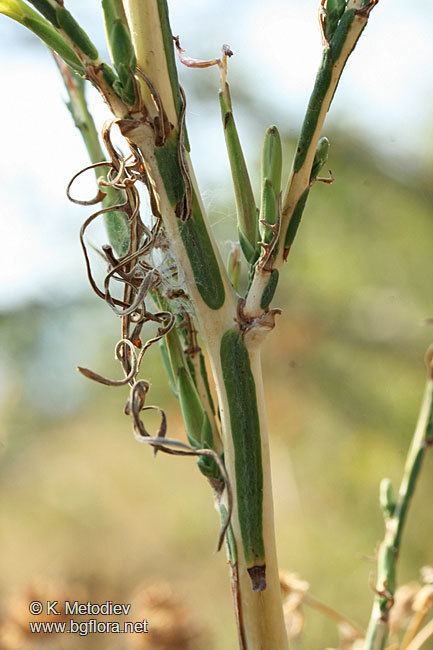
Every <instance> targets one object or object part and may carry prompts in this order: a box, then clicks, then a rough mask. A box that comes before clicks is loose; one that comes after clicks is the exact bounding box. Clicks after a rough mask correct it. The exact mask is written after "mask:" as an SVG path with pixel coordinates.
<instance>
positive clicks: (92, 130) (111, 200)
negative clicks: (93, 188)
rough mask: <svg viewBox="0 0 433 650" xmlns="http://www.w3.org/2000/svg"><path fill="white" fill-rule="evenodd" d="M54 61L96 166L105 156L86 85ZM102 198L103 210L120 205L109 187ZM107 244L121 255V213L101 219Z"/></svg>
mask: <svg viewBox="0 0 433 650" xmlns="http://www.w3.org/2000/svg"><path fill="white" fill-rule="evenodd" d="M54 60H55V61H56V63H57V66H58V68H59V71H60V74H61V75H62V78H63V82H64V84H65V88H66V92H67V93H68V98H69V101H68V103H67V106H68V109H69V112H70V114H71V116H72V119H73V120H74V124H75V126H76V127H77V129H78V130H79V132H80V134H81V137H82V138H83V142H84V144H85V146H86V149H87V153H88V154H89V158H90V160H91V162H92V163H99V162H103V161H104V160H106V155H105V154H104V151H103V149H102V146H101V142H100V139H99V135H98V131H97V129H96V125H95V121H94V119H93V116H92V114H91V112H90V111H89V107H88V105H87V101H86V82H85V81H84V79H82V78H81V77H79V76H78V75H77V74H75V73H74V72H73V71H72V70H71V68H70V67H69V66H67V65H66V64H65V63H64V62H63V61H62V60H61V59H60V58H59V56H58V55H57V54H54ZM107 171H108V167H97V168H95V176H96V180H98V178H99V177H100V176H103V177H104V178H106V175H107ZM104 193H105V198H104V200H103V206H104V207H109V206H111V205H116V204H118V203H122V202H123V197H122V193H121V192H119V191H117V190H115V189H113V188H112V187H105V188H104ZM104 220H105V225H106V228H107V233H108V237H109V240H110V244H111V245H112V246H113V248H114V250H115V251H116V252H117V253H118V255H124V254H125V253H126V252H127V250H128V246H129V227H128V223H127V217H126V215H125V213H124V212H121V211H113V212H108V213H107V214H106V215H105V216H104Z"/></svg>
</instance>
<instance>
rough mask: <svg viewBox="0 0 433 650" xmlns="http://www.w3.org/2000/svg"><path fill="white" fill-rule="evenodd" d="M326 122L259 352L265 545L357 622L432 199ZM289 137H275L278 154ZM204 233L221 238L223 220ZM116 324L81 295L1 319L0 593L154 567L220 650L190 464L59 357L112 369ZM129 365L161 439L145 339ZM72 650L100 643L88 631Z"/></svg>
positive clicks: (412, 417)
mask: <svg viewBox="0 0 433 650" xmlns="http://www.w3.org/2000/svg"><path fill="white" fill-rule="evenodd" d="M327 135H328V137H329V138H330V140H331V145H332V148H331V153H330V159H329V166H330V168H331V169H332V172H333V175H334V176H335V178H336V181H335V183H334V184H333V185H331V186H327V185H324V184H320V183H319V184H317V185H316V186H315V187H314V189H313V191H312V193H311V197H310V201H309V204H308V206H307V210H306V213H305V216H304V219H303V222H302V224H301V227H300V231H299V234H298V238H297V241H296V242H295V246H294V249H293V252H292V253H291V255H290V257H289V261H288V264H287V265H286V268H285V269H284V271H285V272H284V273H283V274H282V282H281V285H280V287H279V288H278V292H277V295H276V299H275V304H276V305H277V306H279V307H282V308H283V314H282V316H281V317H280V318H279V320H278V323H277V327H276V330H275V332H274V334H273V336H271V337H269V341H268V342H267V343H266V345H265V349H264V352H263V358H264V364H265V386H266V393H267V397H268V410H269V417H270V422H271V432H272V441H271V445H272V460H273V482H274V491H275V509H276V527H277V541H278V548H279V557H280V565H281V568H284V569H289V570H291V571H296V572H298V573H299V574H300V575H301V576H302V577H303V578H305V579H306V580H308V581H309V582H310V584H311V591H312V593H313V594H314V595H316V596H317V597H318V598H320V599H321V600H323V601H325V602H327V603H328V604H330V605H333V606H334V607H336V608H337V609H340V610H341V611H343V612H345V613H346V614H347V615H349V616H351V617H353V618H354V619H356V620H358V621H359V623H361V624H362V625H366V623H367V620H368V616H369V610H370V606H371V601H372V596H373V594H372V590H371V588H370V586H369V576H370V574H373V573H374V571H375V564H374V553H375V548H376V545H377V543H378V541H379V540H380V538H381V536H382V527H383V524H382V520H381V514H380V510H379V505H378V490H379V482H380V480H381V478H382V477H384V476H389V477H390V478H391V479H392V481H393V483H394V485H395V486H397V484H398V481H399V478H400V475H401V470H402V467H403V462H404V457H405V453H406V450H407V447H408V444H409V441H410V437H411V434H412V430H413V428H414V426H415V421H416V417H417V413H418V407H419V403H420V400H421V395H422V390H423V384H424V377H425V371H424V366H423V355H424V350H425V348H426V347H427V345H428V344H429V343H430V342H431V339H432V331H431V327H428V326H426V325H425V324H424V322H423V321H424V319H426V318H428V317H430V316H432V315H433V292H432V282H431V277H432V268H433V262H432V255H431V250H432V243H433V219H432V207H431V206H432V198H433V197H432V189H431V187H430V186H429V185H428V183H427V182H426V181H425V180H424V179H423V178H421V177H420V176H417V177H413V175H410V173H409V171H408V173H407V178H405V177H403V176H400V177H397V176H390V175H388V174H387V167H388V165H387V160H386V159H384V158H381V157H380V156H379V155H378V154H373V153H372V152H370V151H368V150H367V149H365V148H364V146H363V145H362V144H361V143H360V142H358V141H356V140H354V139H353V138H351V137H349V136H348V134H347V133H343V132H338V133H334V134H331V135H330V134H329V133H328V134H327ZM293 147H294V143H293V142H288V141H286V145H285V150H286V152H287V151H292V150H293ZM223 201H225V198H224V197H222V199H221V204H220V205H219V204H218V203H215V205H214V206H213V214H214V219H215V221H219V216H220V214H221V211H225V212H226V213H227V205H226V204H224V205H223ZM211 216H212V215H211ZM217 229H218V232H219V233H220V234H221V239H222V241H224V240H227V238H229V237H230V236H232V233H233V232H234V219H233V223H232V222H231V221H230V220H227V219H226V220H224V222H223V223H222V224H221V223H220V224H219V225H218V227H217ZM223 248H224V252H226V248H225V247H223ZM227 251H228V248H227ZM116 328H117V323H116V320H115V318H112V317H111V314H110V313H109V311H108V310H107V308H106V307H105V306H104V305H103V304H102V303H100V304H98V303H97V302H96V301H93V302H92V303H88V302H86V301H84V302H82V303H80V304H70V305H57V306H53V305H39V306H36V305H33V306H32V305H27V306H25V308H23V309H22V310H20V311H17V312H14V313H8V314H6V313H5V314H3V315H2V317H1V320H0V335H1V339H2V341H3V345H2V347H3V349H4V352H3V353H2V358H1V384H2V388H3V393H4V395H5V397H4V399H3V402H2V405H1V408H2V411H1V425H2V430H3V431H5V432H6V433H5V435H4V437H3V447H2V472H1V477H0V482H1V492H2V495H3V504H2V523H3V526H2V533H1V536H2V560H3V561H2V581H1V586H0V593H1V599H2V602H3V603H7V599H8V598H9V596H10V594H12V593H13V592H14V591H15V590H17V589H20V588H22V587H23V586H24V585H26V584H28V583H29V582H30V581H31V580H32V579H35V578H44V579H47V580H48V579H53V580H56V579H58V580H63V581H72V582H77V583H79V584H82V585H84V586H85V587H86V588H87V589H88V590H89V592H90V593H92V594H94V595H95V594H96V595H97V597H98V598H104V599H110V600H117V601H122V600H124V601H126V602H128V599H129V598H130V597H131V593H133V592H134V590H135V589H136V588H137V587H138V586H139V585H140V584H150V583H152V582H154V581H160V580H168V581H170V582H171V583H172V584H173V585H174V586H175V588H176V589H177V590H178V592H179V593H180V594H182V596H183V597H184V598H185V603H186V604H187V605H188V607H190V608H191V610H192V611H194V613H195V615H196V616H197V617H198V618H199V619H200V620H201V621H204V622H205V623H206V624H207V625H209V627H210V628H211V631H212V635H213V639H214V647H215V648H224V649H225V650H234V648H235V647H236V642H235V628H234V622H233V620H232V612H231V600H230V599H231V596H230V588H229V581H228V579H227V576H226V569H225V558H224V556H223V554H222V553H221V554H219V555H215V554H214V548H215V543H216V538H217V532H218V525H219V524H218V520H217V516H216V514H215V512H214V510H213V505H212V497H211V494H210V491H209V489H208V487H207V485H206V484H205V482H204V481H203V479H202V477H201V476H200V475H199V472H198V471H197V469H196V466H195V463H194V461H191V460H188V459H179V458H171V457H165V456H164V455H162V454H160V455H159V456H158V457H157V458H156V460H154V459H153V457H152V453H151V451H150V449H148V448H143V447H140V445H139V444H138V443H137V442H135V441H134V439H133V437H132V435H131V433H130V428H131V425H130V422H129V420H128V419H127V418H126V417H125V416H124V415H123V414H122V410H123V404H124V401H125V399H126V393H125V391H124V390H123V389H110V388H105V387H101V386H97V385H93V384H92V383H91V382H87V383H86V380H85V379H83V378H81V377H75V376H74V374H73V373H74V369H73V366H74V365H75V364H76V363H83V364H84V365H88V366H90V367H92V368H94V369H95V370H98V371H107V372H108V373H111V374H115V373H117V372H118V368H117V367H116V365H115V362H114V361H111V358H112V356H113V355H112V349H113V346H114V343H115V341H116V336H117V331H116ZM144 368H145V372H146V373H147V378H149V379H150V380H151V381H152V392H151V401H152V403H157V404H160V405H163V406H164V407H165V408H167V411H168V417H169V432H170V434H176V433H177V432H179V433H181V422H180V417H179V414H178V411H177V405H176V402H175V399H174V397H173V396H172V395H171V393H170V392H169V390H168V389H167V387H166V383H165V378H164V376H163V374H162V370H161V368H160V363H159V359H158V356H157V351H152V353H151V354H150V355H149V357H148V360H147V364H145V365H144ZM432 470H433V457H432V455H430V456H428V458H427V462H426V464H425V467H424V470H423V473H422V478H421V482H420V484H419V486H418V488H417V492H416V498H415V502H414V504H413V508H412V511H411V513H410V516H409V521H408V526H407V530H406V533H405V537H404V543H403V547H402V555H401V558H400V565H399V576H400V582H406V581H409V580H413V579H417V578H418V574H419V569H420V568H421V567H422V566H423V565H425V564H432V563H433V555H432V553H433V547H432V543H431V540H432V539H433V517H432V509H431V494H432V491H433V471H432ZM5 559H6V561H5ZM70 596H71V597H73V594H71V595H70ZM305 630H306V640H305V648H308V649H309V650H322V649H323V648H325V647H327V646H332V645H334V646H335V645H336V639H337V633H336V630H335V628H334V626H333V625H332V624H330V623H328V622H327V621H325V620H324V619H322V618H320V616H319V615H318V614H316V613H310V612H306V626H305ZM89 643H91V644H92V647H95V648H106V647H108V646H107V645H106V643H107V641H106V639H104V638H103V637H102V638H99V639H98V638H95V639H93V640H91V641H89ZM69 647H75V646H69ZM89 647H90V646H89ZM116 647H117V648H123V647H126V646H122V645H121V644H119V642H118V643H117V645H116Z"/></svg>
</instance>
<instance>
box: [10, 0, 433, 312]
mask: <svg viewBox="0 0 433 650" xmlns="http://www.w3.org/2000/svg"><path fill="white" fill-rule="evenodd" d="M67 5H68V6H69V8H70V9H71V10H72V11H73V12H74V14H75V15H77V16H78V17H79V18H80V19H81V20H82V22H83V24H84V25H85V26H86V27H87V29H88V31H89V32H90V33H91V35H92V37H93V38H94V39H95V40H96V41H97V43H98V45H99V47H100V48H101V50H103V30H102V27H101V23H100V20H99V4H98V3H89V2H88V0H69V2H68V3H67ZM233 5H234V3H233V2H229V1H227V0H219V1H218V2H216V1H214V0H207V1H203V0H201V1H199V0H173V1H172V2H170V7H171V20H172V27H173V32H174V33H179V34H180V35H181V36H182V41H183V45H184V47H186V48H187V49H188V53H189V54H190V55H191V56H197V57H210V56H214V55H216V54H217V52H218V51H219V47H220V45H221V44H222V43H229V44H230V45H231V47H232V48H233V50H234V52H235V56H234V57H233V59H232V60H231V62H230V68H231V70H230V78H231V81H232V87H234V88H235V87H236V84H242V85H243V86H244V87H246V88H248V89H249V91H250V92H251V93H253V95H254V97H257V102H258V103H260V102H261V101H263V99H262V98H265V103H266V105H267V106H269V107H270V109H269V123H272V122H274V121H275V122H276V123H277V124H278V125H279V126H280V127H281V129H282V130H284V128H289V129H290V130H291V131H292V132H293V134H295V132H296V130H297V126H298V125H299V122H300V121H301V119H302V113H303V110H304V108H305V105H306V103H307V101H308V95H309V92H310V90H311V86H312V82H313V79H314V75H315V71H316V69H317V65H318V62H319V60H320V50H321V45H320V36H319V31H318V24H317V5H318V2H317V0H290V1H288V0H267V2H266V3H264V2H260V1H259V0H249V2H244V1H243V0H242V1H240V0H238V1H237V2H236V3H235V6H233ZM432 61H433V3H431V1H428V0H419V1H416V0H412V1H411V2H409V1H408V0H406V1H404V0H381V1H380V3H379V5H378V7H377V8H376V9H375V10H374V12H373V14H372V16H371V20H370V24H369V25H368V27H367V30H366V32H365V34H364V35H363V37H362V40H361V42H360V43H359V45H358V47H357V49H356V51H355V53H354V54H353V55H352V58H351V60H350V62H349V65H348V66H347V69H346V71H345V73H344V77H343V81H342V83H341V85H340V88H339V91H338V93H337V96H336V100H335V103H334V106H333V109H332V112H331V115H330V117H329V121H328V125H329V126H333V125H334V126H335V125H342V126H345V127H346V128H349V129H352V130H354V131H356V132H357V133H363V134H364V137H365V138H366V139H367V140H369V141H370V142H371V144H372V146H373V147H374V148H376V149H377V150H378V151H382V152H385V153H386V154H387V155H390V156H391V158H392V159H393V160H394V161H395V164H396V165H397V166H398V167H399V169H400V170H403V173H404V169H405V166H407V169H408V171H409V170H411V169H412V168H413V167H414V165H415V166H416V165H418V166H419V167H424V168H425V167H426V166H427V165H428V164H430V160H431V153H432V147H431V144H430V140H431V139H432V138H431V136H432V133H433V129H432V126H431V124H432V117H431V115H432V114H433V100H432V97H433V92H432V90H433V65H432ZM181 74H182V83H183V85H184V86H185V88H186V90H188V85H189V84H190V83H191V75H206V77H204V76H203V77H202V78H203V79H205V78H206V79H207V80H210V81H211V82H212V81H214V83H215V89H216V88H217V83H218V81H217V72H216V71H215V70H207V71H194V70H193V71H191V70H183V71H182V73H181ZM0 81H1V85H2V89H3V91H4V90H5V89H7V93H5V92H3V93H2V94H3V97H2V101H1V102H0V112H1V114H0V134H1V142H2V156H1V159H0V173H1V178H2V183H1V186H0V205H1V213H2V214H1V217H0V237H1V241H2V243H3V247H2V248H3V250H2V256H3V258H4V259H3V265H2V275H3V282H2V286H1V288H0V308H1V307H8V306H13V305H14V304H19V303H21V302H23V301H25V300H27V299H29V298H42V297H46V296H50V295H53V296H56V295H58V294H59V293H60V292H62V293H64V294H65V293H66V295H67V294H72V295H73V294H76V293H77V292H81V291H83V290H85V289H86V281H85V278H84V272H83V264H82V260H81V252H80V250H79V245H78V235H77V233H78V228H79V224H80V222H81V220H82V218H83V208H82V207H76V206H72V205H70V204H68V203H67V201H66V199H65V189H64V188H65V185H66V183H67V181H68V179H69V177H70V176H72V174H73V173H74V172H75V171H77V170H78V169H79V168H80V167H82V166H84V165H85V164H86V162H87V161H86V156H85V152H84V149H83V147H82V145H81V142H80V140H79V138H77V137H76V133H75V131H74V128H73V126H72V125H71V121H70V117H69V115H68V113H67V111H66V110H65V108H64V105H63V97H64V93H63V89H62V85H61V82H60V81H59V79H58V77H57V72H56V70H55V67H54V65H53V64H52V62H51V60H50V57H49V56H48V54H47V53H46V52H45V50H44V48H42V47H40V46H39V44H38V43H36V41H35V39H33V38H32V37H31V36H30V35H28V34H27V33H26V32H25V30H23V28H21V27H20V26H17V25H15V24H13V23H12V22H11V21H9V20H8V19H5V18H3V17H0ZM194 81H195V82H196V83H197V78H196V79H195V80H194ZM91 104H92V106H93V108H94V112H95V116H96V118H97V120H98V122H99V123H101V124H102V122H103V120H104V119H106V118H107V117H108V114H107V112H106V109H105V107H104V106H103V105H102V103H101V102H100V101H99V98H98V97H96V95H95V94H91ZM272 107H274V108H273V109H272ZM240 117H244V118H245V119H244V120H243V121H241V122H240V132H241V135H242V136H243V140H244V141H245V142H246V143H248V144H247V146H246V152H247V155H248V156H249V157H250V158H251V159H252V160H254V159H255V157H256V152H257V150H258V147H259V146H260V141H261V138H262V133H261V132H257V126H256V124H254V125H253V124H252V122H251V120H249V119H248V116H247V115H246V116H244V115H242V114H241V115H240ZM265 126H266V124H264V127H265ZM253 127H254V128H253ZM188 128H189V133H190V136H191V140H192V144H193V159H194V160H195V163H196V167H197V172H198V177H199V180H200V184H201V186H202V188H203V189H204V195H205V200H206V201H207V202H208V204H210V205H211V204H212V202H213V201H214V199H215V197H217V196H218V193H219V192H222V191H223V188H224V186H225V185H226V183H227V181H228V175H227V174H228V171H227V164H226V161H225V157H224V143H223V139H222V134H221V130H220V125H219V121H218V106H217V101H215V106H214V107H213V108H210V107H209V106H208V105H207V104H206V105H201V104H200V103H198V102H197V101H191V102H190V105H189V115H188ZM48 169H49V173H48ZM53 269H55V272H54V273H53Z"/></svg>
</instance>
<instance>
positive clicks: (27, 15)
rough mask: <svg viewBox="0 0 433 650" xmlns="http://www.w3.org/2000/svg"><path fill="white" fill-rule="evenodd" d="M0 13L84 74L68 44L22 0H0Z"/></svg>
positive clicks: (79, 62) (80, 64)
mask: <svg viewBox="0 0 433 650" xmlns="http://www.w3.org/2000/svg"><path fill="white" fill-rule="evenodd" d="M0 13H1V14H4V15H5V16H8V17H9V18H12V19H13V20H16V21H17V22H18V23H20V24H21V25H23V26H24V27H27V29H29V30H30V31H32V32H33V33H34V34H35V35H36V36H38V37H39V38H40V39H41V41H43V42H44V43H45V45H47V46H48V47H49V48H50V49H51V50H54V51H55V52H56V53H57V54H58V55H59V56H60V58H61V59H63V61H65V63H67V64H68V65H69V66H70V67H71V68H72V69H73V70H75V71H76V72H78V73H79V74H81V75H83V74H84V67H83V65H82V63H81V61H80V60H79V58H78V57H77V55H76V54H75V52H74V51H73V49H72V48H71V47H70V46H69V44H68V43H67V42H66V41H65V40H64V39H63V37H62V36H61V34H59V33H58V32H57V31H56V30H55V29H54V27H53V26H52V24H51V23H50V22H49V21H48V20H46V19H45V18H44V17H43V16H41V15H40V14H38V13H37V12H36V11H34V9H31V7H29V6H28V5H26V4H25V3H24V2H23V1H22V0H0Z"/></svg>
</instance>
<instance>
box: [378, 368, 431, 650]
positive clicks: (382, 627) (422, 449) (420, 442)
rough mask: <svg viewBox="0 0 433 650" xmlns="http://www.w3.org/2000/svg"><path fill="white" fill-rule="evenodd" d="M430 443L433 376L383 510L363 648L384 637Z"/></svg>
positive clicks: (383, 640)
mask: <svg viewBox="0 0 433 650" xmlns="http://www.w3.org/2000/svg"><path fill="white" fill-rule="evenodd" d="M432 443H433V379H432V378H429V379H428V381H427V384H426V388H425V392H424V398H423V401H422V405H421V410H420V414H419V418H418V423H417V426H416V429H415V433H414V435H413V438H412V443H411V446H410V449H409V452H408V455H407V459H406V464H405V468H404V473H403V478H402V481H401V484H400V489H399V493H398V497H397V500H396V503H395V504H391V503H390V504H389V507H388V513H389V514H386V513H385V537H384V539H383V541H382V543H381V545H380V548H379V553H378V560H377V562H378V569H377V571H378V573H377V582H376V597H375V601H374V605H373V610H372V613H371V618H370V623H369V626H368V630H367V638H366V641H365V650H383V648H385V644H386V640H387V638H388V629H389V612H390V610H391V608H392V606H393V602H394V600H393V599H394V594H395V590H396V568H397V560H398V555H399V552H400V547H401V539H402V534H403V529H404V524H405V522H406V518H407V513H408V509H409V506H410V502H411V499H412V497H413V494H414V490H415V486H416V483H417V480H418V476H419V473H420V470H421V466H422V463H423V460H424V456H425V453H426V451H427V449H428V448H429V447H430V446H431V445H432Z"/></svg>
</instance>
